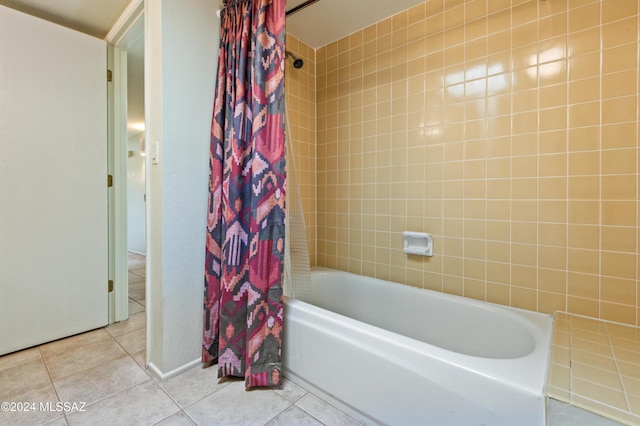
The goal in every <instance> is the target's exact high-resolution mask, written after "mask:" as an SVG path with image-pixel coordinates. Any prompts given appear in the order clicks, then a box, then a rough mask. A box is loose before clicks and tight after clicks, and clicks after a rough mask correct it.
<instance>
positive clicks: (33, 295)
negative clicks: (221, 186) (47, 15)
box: [0, 6, 108, 355]
mask: <svg viewBox="0 0 640 426" xmlns="http://www.w3.org/2000/svg"><path fill="white" fill-rule="evenodd" d="M106 84H107V83H106V44H105V42H104V41H102V40H99V39H96V38H93V37H90V36H87V35H85V34H81V33H78V32H75V31H72V30H70V29H67V28H64V27H61V26H58V25H55V24H52V23H49V22H46V21H43V20H40V19H37V18H34V17H31V16H29V15H26V14H23V13H20V12H17V11H14V10H12V9H9V8H6V7H4V6H0V355H2V354H5V353H8V352H13V351H16V350H19V349H22V348H26V347H29V346H33V345H37V344H40V343H43V342H47V341H51V340H55V339H59V338H62V337H66V336H70V335H73V334H77V333H80V332H83V331H87V330H91V329H94V328H98V327H101V326H104V325H106V323H107V321H108V290H107V274H108V272H107V265H108V259H107V256H108V251H107V223H108V222H107V186H106V185H107V98H106Z"/></svg>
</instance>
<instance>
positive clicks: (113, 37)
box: [105, 0, 144, 322]
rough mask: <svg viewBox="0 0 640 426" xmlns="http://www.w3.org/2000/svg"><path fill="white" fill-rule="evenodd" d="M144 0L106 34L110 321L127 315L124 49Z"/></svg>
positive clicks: (140, 30) (139, 28)
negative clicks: (110, 179) (109, 92)
mask: <svg viewBox="0 0 640 426" xmlns="http://www.w3.org/2000/svg"><path fill="white" fill-rule="evenodd" d="M143 13H144V1H143V0H134V1H132V2H131V3H130V4H129V6H127V8H126V9H125V11H124V12H123V14H122V15H121V16H120V18H119V19H118V20H117V21H116V23H115V24H114V26H113V28H112V29H111V31H109V34H107V36H106V37H105V40H106V42H107V43H108V45H109V51H110V54H109V59H110V60H111V62H110V63H109V69H111V70H112V71H113V82H112V90H113V97H112V107H110V108H109V111H110V112H111V113H112V120H110V121H109V128H110V130H112V131H111V134H110V136H109V160H110V162H109V173H110V174H112V175H113V188H112V189H113V191H112V194H110V197H109V205H110V208H109V225H110V226H109V277H110V279H112V280H113V281H114V291H113V293H111V295H110V299H109V301H110V305H109V320H110V322H118V321H124V320H126V319H128V318H129V271H128V248H127V151H128V149H127V49H128V48H129V47H131V46H132V45H133V44H134V43H135V42H136V41H137V40H138V39H139V38H140V37H141V36H143V35H144V19H143Z"/></svg>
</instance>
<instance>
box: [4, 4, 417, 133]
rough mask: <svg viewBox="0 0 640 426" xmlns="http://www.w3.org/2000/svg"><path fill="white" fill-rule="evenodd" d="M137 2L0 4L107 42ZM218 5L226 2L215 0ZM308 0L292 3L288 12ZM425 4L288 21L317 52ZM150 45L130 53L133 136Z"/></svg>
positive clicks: (325, 12) (336, 10)
mask: <svg viewBox="0 0 640 426" xmlns="http://www.w3.org/2000/svg"><path fill="white" fill-rule="evenodd" d="M132 1H136V0H0V5H5V6H8V7H10V8H12V9H16V10H19V11H22V12H25V13H28V14H30V15H33V16H36V17H39V18H42V19H45V20H47V21H51V22H55V23H57V24H60V25H63V26H65V27H69V28H72V29H74V30H77V31H80V32H83V33H86V34H89V35H91V36H94V37H98V38H101V39H104V38H105V37H106V36H107V34H108V33H109V30H111V28H112V27H113V25H114V24H115V22H116V21H117V20H118V18H119V17H120V15H122V13H123V12H124V10H125V9H126V8H127V6H128V5H129V3H131V2H132ZM211 1H214V2H216V3H218V4H220V3H221V0H211ZM305 1H306V0H287V10H291V9H293V8H294V7H296V6H298V5H300V4H302V3H305ZM423 1H424V0H347V1H345V0H318V1H316V2H315V3H312V4H311V5H309V6H307V7H305V8H303V9H301V10H299V11H298V12H296V13H293V14H291V15H289V16H288V17H287V31H288V32H289V33H291V34H292V35H293V36H295V37H296V38H298V39H299V40H302V41H303V42H304V43H306V44H308V45H309V46H311V47H312V48H314V49H317V48H319V47H322V46H325V45H327V44H329V43H331V42H333V41H336V40H338V39H340V38H342V37H345V36H347V35H349V34H351V33H353V32H355V31H357V30H360V29H362V28H365V27H368V26H369V25H371V24H374V23H376V22H379V21H381V20H383V19H385V18H387V17H389V16H392V15H395V14H396V13H399V12H401V11H403V10H406V9H408V8H410V7H412V6H414V5H417V4H420V3H422V2H423ZM143 52H144V42H143V39H142V38H141V39H140V40H139V41H138V42H136V43H135V44H134V45H133V46H131V48H130V49H128V51H127V53H128V61H127V62H128V74H129V76H128V84H129V99H128V110H129V111H128V115H129V117H128V121H129V126H128V127H129V132H128V133H129V137H130V138H131V137H133V136H135V135H137V134H139V133H141V129H140V127H139V126H140V125H141V124H142V123H144V104H143V102H144V75H143V70H144V69H143V64H144V53H143Z"/></svg>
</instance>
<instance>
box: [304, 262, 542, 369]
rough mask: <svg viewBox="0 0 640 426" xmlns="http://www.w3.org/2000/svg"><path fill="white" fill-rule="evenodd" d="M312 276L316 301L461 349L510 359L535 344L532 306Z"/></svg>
mask: <svg viewBox="0 0 640 426" xmlns="http://www.w3.org/2000/svg"><path fill="white" fill-rule="evenodd" d="M345 280H348V282H345ZM312 281H313V302H314V303H313V304H314V305H316V306H319V307H321V308H324V309H327V310H329V311H332V312H335V313H338V314H341V315H344V316H346V317H349V318H352V319H355V320H358V321H362V322H364V323H367V324H371V325H374V326H377V327H380V328H383V329H385V330H388V331H392V332H394V333H398V334H400V335H403V336H407V337H410V338H413V339H416V340H419V341H422V342H425V343H429V344H432V345H435V346H438V347H441V348H443V349H447V350H450V351H453V352H456V353H463V354H466V355H471V356H477V357H483V358H495V359H511V358H518V357H523V356H525V355H527V354H530V353H531V352H532V351H533V350H534V349H535V347H536V341H537V336H536V335H535V331H536V330H535V329H533V328H532V327H530V324H529V320H530V319H531V315H528V311H524V313H523V312H520V311H521V310H517V309H514V308H506V307H504V306H498V305H494V304H491V303H486V302H478V301H475V300H471V299H467V298H461V297H459V296H451V295H447V294H443V293H438V292H434V291H430V290H424V289H418V288H413V287H410V286H406V285H401V284H396V283H391V282H387V281H382V280H378V279H374V278H369V277H362V276H359V275H354V274H346V273H340V272H337V271H332V270H328V269H324V268H315V269H314V271H313V273H312ZM534 314H535V313H534ZM537 315H538V314H535V315H534V317H536V316H537ZM535 319H536V320H538V321H539V318H535ZM543 322H544V321H543Z"/></svg>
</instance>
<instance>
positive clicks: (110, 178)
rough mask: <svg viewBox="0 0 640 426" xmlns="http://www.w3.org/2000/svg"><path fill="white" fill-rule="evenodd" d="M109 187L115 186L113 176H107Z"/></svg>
mask: <svg viewBox="0 0 640 426" xmlns="http://www.w3.org/2000/svg"><path fill="white" fill-rule="evenodd" d="M107 186H108V187H109V188H111V187H112V186H113V175H107Z"/></svg>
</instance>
